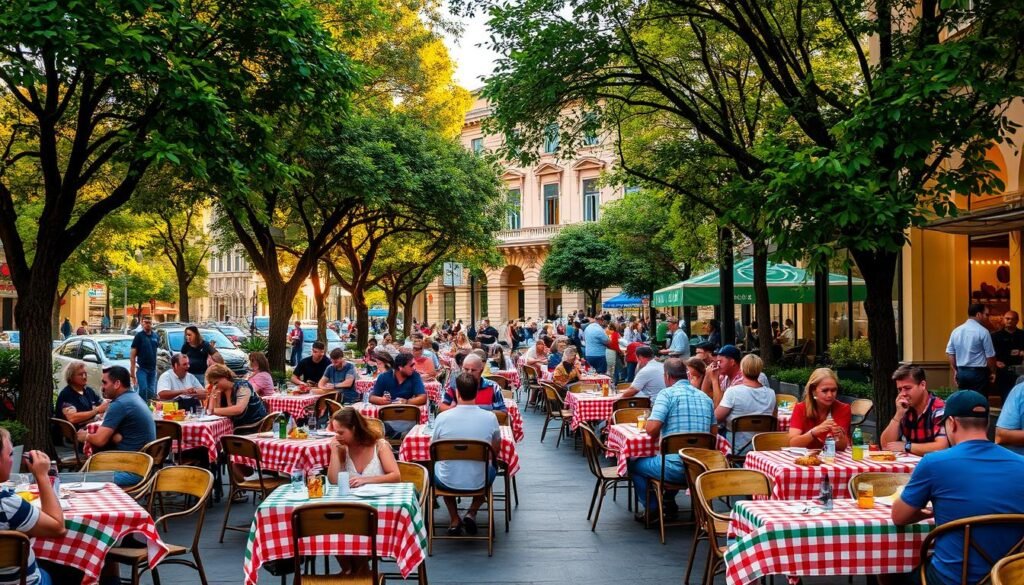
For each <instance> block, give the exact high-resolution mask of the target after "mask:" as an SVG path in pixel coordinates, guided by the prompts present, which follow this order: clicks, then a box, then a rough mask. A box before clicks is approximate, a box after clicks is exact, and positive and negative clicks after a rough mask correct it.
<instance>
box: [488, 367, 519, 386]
mask: <svg viewBox="0 0 1024 585" xmlns="http://www.w3.org/2000/svg"><path fill="white" fill-rule="evenodd" d="M491 374H492V375H494V376H504V377H505V378H506V379H508V384H509V388H510V389H512V390H515V389H516V388H518V387H519V383H520V382H519V370H491Z"/></svg>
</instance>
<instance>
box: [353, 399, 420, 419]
mask: <svg viewBox="0 0 1024 585" xmlns="http://www.w3.org/2000/svg"><path fill="white" fill-rule="evenodd" d="M353 406H355V407H356V409H357V410H358V411H359V414H361V415H363V416H365V417H368V418H380V415H379V414H378V413H379V412H380V408H381V406H380V405H379V404H371V403H369V402H368V403H366V404H363V403H362V402H360V403H358V404H353ZM398 406H412V405H405V404H399V405H398ZM419 409H420V424H427V416H428V411H427V407H426V405H423V406H421V407H419Z"/></svg>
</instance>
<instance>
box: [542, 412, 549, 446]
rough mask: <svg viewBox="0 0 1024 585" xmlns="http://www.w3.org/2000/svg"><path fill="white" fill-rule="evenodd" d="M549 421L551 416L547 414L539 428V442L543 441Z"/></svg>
mask: <svg viewBox="0 0 1024 585" xmlns="http://www.w3.org/2000/svg"><path fill="white" fill-rule="evenodd" d="M550 422H551V417H550V416H548V417H547V418H545V419H544V428H542V429H541V430H540V442H541V443H543V442H544V437H545V436H546V435H547V434H548V423H550Z"/></svg>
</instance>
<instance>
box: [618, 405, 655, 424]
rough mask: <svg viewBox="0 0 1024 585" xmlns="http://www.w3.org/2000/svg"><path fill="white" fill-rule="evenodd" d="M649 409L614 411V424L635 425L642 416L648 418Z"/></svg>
mask: <svg viewBox="0 0 1024 585" xmlns="http://www.w3.org/2000/svg"><path fill="white" fill-rule="evenodd" d="M650 412H651V410H650V409H649V408H623V409H621V410H614V411H612V424H613V425H621V424H635V423H636V420H637V418H639V417H640V416H647V415H648V414H650Z"/></svg>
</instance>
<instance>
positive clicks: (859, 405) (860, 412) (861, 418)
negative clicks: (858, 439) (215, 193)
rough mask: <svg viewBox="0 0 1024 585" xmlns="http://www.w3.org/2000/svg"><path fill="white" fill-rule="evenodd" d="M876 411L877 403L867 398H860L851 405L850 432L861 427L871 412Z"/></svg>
mask: <svg viewBox="0 0 1024 585" xmlns="http://www.w3.org/2000/svg"><path fill="white" fill-rule="evenodd" d="M874 409H875V402H874V401H873V400H869V399H867V398H858V399H856V400H854V401H853V402H851V403H850V432H851V433H852V432H853V429H854V428H856V427H859V426H861V425H862V424H864V423H865V422H867V420H868V416H870V415H871V411H872V410H874Z"/></svg>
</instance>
